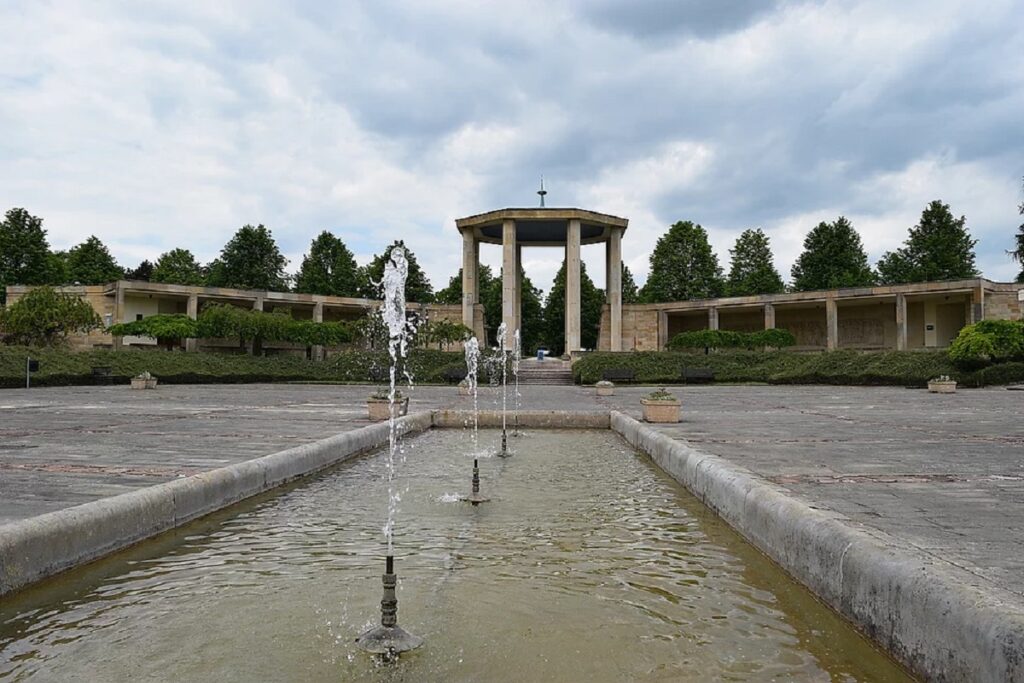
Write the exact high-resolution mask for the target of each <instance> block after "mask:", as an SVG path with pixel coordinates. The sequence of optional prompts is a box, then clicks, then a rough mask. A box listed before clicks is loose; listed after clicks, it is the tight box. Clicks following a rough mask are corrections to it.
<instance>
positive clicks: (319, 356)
mask: <svg viewBox="0 0 1024 683" xmlns="http://www.w3.org/2000/svg"><path fill="white" fill-rule="evenodd" d="M323 321H324V302H323V301H317V302H316V303H315V304H313V322H315V323H322V322H323ZM323 359H324V347H323V346H320V345H319V344H316V345H314V346H313V360H323Z"/></svg>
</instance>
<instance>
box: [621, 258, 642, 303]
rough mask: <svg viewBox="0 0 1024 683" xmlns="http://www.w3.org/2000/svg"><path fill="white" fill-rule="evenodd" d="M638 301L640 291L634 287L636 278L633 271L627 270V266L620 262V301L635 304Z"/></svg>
mask: <svg viewBox="0 0 1024 683" xmlns="http://www.w3.org/2000/svg"><path fill="white" fill-rule="evenodd" d="M638 301H640V291H639V290H638V289H637V287H636V280H634V279H633V273H631V272H629V266H627V265H626V264H625V263H623V264H622V303H624V304H635V303H637V302H638Z"/></svg>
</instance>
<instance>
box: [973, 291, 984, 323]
mask: <svg viewBox="0 0 1024 683" xmlns="http://www.w3.org/2000/svg"><path fill="white" fill-rule="evenodd" d="M984 319H985V289H984V287H981V286H980V285H979V286H978V287H975V288H974V289H972V290H971V317H970V320H969V322H970V323H971V324H974V323H978V322H981V321H982V320H984Z"/></svg>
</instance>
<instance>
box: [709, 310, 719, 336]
mask: <svg viewBox="0 0 1024 683" xmlns="http://www.w3.org/2000/svg"><path fill="white" fill-rule="evenodd" d="M708 329H709V330H717V329H718V309H717V308H715V307H714V306H712V307H711V308H709V309H708Z"/></svg>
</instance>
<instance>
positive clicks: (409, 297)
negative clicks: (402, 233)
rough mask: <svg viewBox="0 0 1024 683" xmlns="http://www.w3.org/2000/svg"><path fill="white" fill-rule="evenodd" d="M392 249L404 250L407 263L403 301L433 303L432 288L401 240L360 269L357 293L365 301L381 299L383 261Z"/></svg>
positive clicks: (414, 256) (414, 257)
mask: <svg viewBox="0 0 1024 683" xmlns="http://www.w3.org/2000/svg"><path fill="white" fill-rule="evenodd" d="M394 247H402V248H404V249H405V257H406V259H407V260H408V262H409V275H408V277H407V278H406V280H405V300H406V301H414V302H416V303H423V304H426V303H430V302H431V301H433V300H434V288H433V286H432V285H431V284H430V280H428V279H427V275H426V273H424V272H423V269H422V268H420V264H419V262H418V261H417V260H416V255H415V254H413V253H412V251H411V250H410V249H409V247H407V246H405V242H404V241H403V240H395V241H394V242H393V243H392V244H391V246H389V247H388V248H387V249H385V250H384V251H383V252H382V253H380V254H377V255H376V256H374V257H373V260H372V261H370V263H369V264H368V265H367V266H366V267H365V268H362V269H360V276H359V278H360V283H359V293H360V294H361V295H362V296H364V297H366V298H367V299H379V298H381V291H380V283H381V280H383V279H384V260H385V258H386V257H387V255H388V254H390V253H391V250H392V249H393V248H394Z"/></svg>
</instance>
